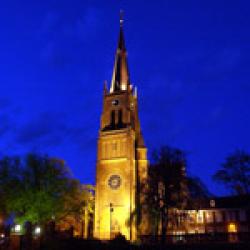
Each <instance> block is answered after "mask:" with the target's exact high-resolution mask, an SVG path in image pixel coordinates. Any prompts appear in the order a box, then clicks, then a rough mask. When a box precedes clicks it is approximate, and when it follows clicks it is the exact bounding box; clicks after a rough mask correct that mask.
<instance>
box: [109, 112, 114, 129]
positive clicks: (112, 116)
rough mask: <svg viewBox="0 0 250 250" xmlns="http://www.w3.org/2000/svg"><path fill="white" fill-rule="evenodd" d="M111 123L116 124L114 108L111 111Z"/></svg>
mask: <svg viewBox="0 0 250 250" xmlns="http://www.w3.org/2000/svg"><path fill="white" fill-rule="evenodd" d="M110 125H111V127H114V126H115V111H114V110H112V112H111V117H110Z"/></svg>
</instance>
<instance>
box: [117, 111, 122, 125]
mask: <svg viewBox="0 0 250 250" xmlns="http://www.w3.org/2000/svg"><path fill="white" fill-rule="evenodd" d="M118 122H119V126H122V110H121V109H120V110H119V113H118Z"/></svg>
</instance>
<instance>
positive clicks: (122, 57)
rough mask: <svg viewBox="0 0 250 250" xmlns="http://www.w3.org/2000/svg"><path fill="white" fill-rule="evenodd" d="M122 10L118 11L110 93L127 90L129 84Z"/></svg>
mask: <svg viewBox="0 0 250 250" xmlns="http://www.w3.org/2000/svg"><path fill="white" fill-rule="evenodd" d="M123 22H124V20H123V12H122V11H121V12H120V33H119V40H118V47H117V50H116V56H115V65H114V69H113V76H112V82H111V86H110V93H113V92H115V91H121V90H127V89H128V86H129V85H130V82H129V72H128V63H127V52H126V47H125V39H124V33H123Z"/></svg>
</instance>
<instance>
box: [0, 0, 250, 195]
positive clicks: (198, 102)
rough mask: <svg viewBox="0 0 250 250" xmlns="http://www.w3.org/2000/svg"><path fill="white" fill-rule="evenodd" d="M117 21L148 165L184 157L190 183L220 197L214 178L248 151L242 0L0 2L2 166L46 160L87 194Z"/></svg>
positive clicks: (249, 100)
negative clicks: (62, 166)
mask: <svg viewBox="0 0 250 250" xmlns="http://www.w3.org/2000/svg"><path fill="white" fill-rule="evenodd" d="M120 9H123V10H124V12H125V23H124V30H125V38H126V45H127V49H128V60H129V69H130V76H131V81H132V83H134V84H135V85H137V86H138V95H139V105H140V106H139V111H140V119H141V125H142V129H143V134H144V138H145V141H146V145H147V146H148V148H149V155H150V153H151V152H152V150H153V149H154V148H157V147H159V146H160V145H170V146H174V147H178V148H181V149H183V150H185V151H186V152H187V155H188V171H189V173H190V174H193V175H197V176H199V177H201V178H202V180H204V182H205V183H206V184H207V185H208V186H209V189H210V190H211V191H212V192H213V193H216V194H226V193H227V191H226V190H225V189H224V188H223V187H222V186H219V185H217V184H215V183H213V181H212V180H211V175H212V174H213V173H214V172H215V171H216V169H218V167H219V166H220V164H221V163H222V162H223V160H224V158H225V157H226V156H227V155H228V154H229V153H230V152H232V151H234V150H235V149H236V148H242V149H245V150H248V151H250V136H249V128H250V114H249V106H250V75H249V68H250V32H249V29H250V15H249V9H250V3H249V1H247V0H246V1H240V0H238V1H233V0H225V1H223V0H217V1H214V0H210V1H206V0H204V1H192V0H190V1H187V0H174V1H168V0H155V1H153V0H144V1H140V0H139V1H138V0H136V1H132V0H127V1H125V0H124V1H118V0H105V1H104V0H103V1H101V0H100V1H97V0H95V1H94V0H92V1H87V0H84V1H83V0H81V1H80V0H79V1H77V0H71V1H66V0H60V1H58V0H56V1H55V0H43V1H42V0H37V1H33V0H30V1H28V0H19V1H18V0H16V1H15V0H9V1H1V3H0V37H1V39H0V156H3V155H6V154H11V155H13V154H23V153H25V152H28V151H35V152H41V153H48V154H49V155H51V156H56V157H59V158H62V159H65V160H66V162H67V163H68V165H69V166H70V168H71V169H72V172H73V174H74V176H75V177H77V178H79V179H80V180H81V182H83V183H94V181H95V159H96V141H97V136H98V129H99V121H100V114H101V108H102V90H103V82H104V80H108V82H109V83H110V80H111V74H112V68H113V63H114V56H115V49H116V45H117V39H118V31H119V10H120Z"/></svg>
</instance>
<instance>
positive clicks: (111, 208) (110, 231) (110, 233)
mask: <svg viewBox="0 0 250 250" xmlns="http://www.w3.org/2000/svg"><path fill="white" fill-rule="evenodd" d="M109 211H110V216H109V218H110V222H109V227H110V228H109V239H110V240H111V236H112V212H113V211H114V208H113V204H112V203H110V204H109Z"/></svg>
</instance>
